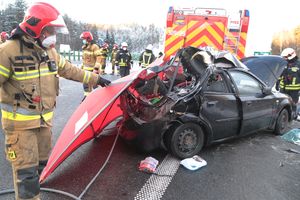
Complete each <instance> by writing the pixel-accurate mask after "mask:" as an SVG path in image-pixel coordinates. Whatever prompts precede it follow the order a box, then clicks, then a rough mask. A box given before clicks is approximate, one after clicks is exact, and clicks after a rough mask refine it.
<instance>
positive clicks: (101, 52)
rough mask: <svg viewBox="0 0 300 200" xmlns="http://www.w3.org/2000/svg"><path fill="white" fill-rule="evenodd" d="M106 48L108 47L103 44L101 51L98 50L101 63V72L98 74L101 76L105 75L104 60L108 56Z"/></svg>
mask: <svg viewBox="0 0 300 200" xmlns="http://www.w3.org/2000/svg"><path fill="white" fill-rule="evenodd" d="M108 47H109V45H108V44H107V43H106V42H104V43H103V45H102V47H101V49H100V58H101V62H100V65H101V70H100V73H101V74H106V73H105V67H106V59H107V56H108V51H109V50H108Z"/></svg>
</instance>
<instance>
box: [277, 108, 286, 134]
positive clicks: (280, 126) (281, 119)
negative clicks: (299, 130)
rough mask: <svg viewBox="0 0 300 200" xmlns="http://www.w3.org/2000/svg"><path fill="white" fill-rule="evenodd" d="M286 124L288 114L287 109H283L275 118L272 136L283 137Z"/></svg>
mask: <svg viewBox="0 0 300 200" xmlns="http://www.w3.org/2000/svg"><path fill="white" fill-rule="evenodd" d="M288 124H289V112H288V111H287V109H283V110H282V111H281V112H280V113H279V115H278V117H277V120H276V125H275V129H274V134H275V135H283V134H284V133H285V132H286V131H287V129H288Z"/></svg>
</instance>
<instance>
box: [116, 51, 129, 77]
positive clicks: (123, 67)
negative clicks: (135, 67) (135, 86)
mask: <svg viewBox="0 0 300 200" xmlns="http://www.w3.org/2000/svg"><path fill="white" fill-rule="evenodd" d="M131 62H132V57H131V54H130V53H129V52H128V51H127V49H125V50H124V49H121V50H119V51H118V52H117V55H116V62H115V63H116V66H120V75H121V77H124V76H127V75H129V73H130V67H131Z"/></svg>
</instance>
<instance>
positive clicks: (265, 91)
mask: <svg viewBox="0 0 300 200" xmlns="http://www.w3.org/2000/svg"><path fill="white" fill-rule="evenodd" d="M262 93H263V94H264V95H270V94H272V88H271V87H269V86H266V87H263V88H262Z"/></svg>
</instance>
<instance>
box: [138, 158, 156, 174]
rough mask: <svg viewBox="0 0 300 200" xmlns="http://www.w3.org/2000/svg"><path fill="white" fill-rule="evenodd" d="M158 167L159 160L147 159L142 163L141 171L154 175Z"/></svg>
mask: <svg viewBox="0 0 300 200" xmlns="http://www.w3.org/2000/svg"><path fill="white" fill-rule="evenodd" d="M157 165H158V160H156V159H155V158H153V157H147V158H145V160H142V161H141V162H140V166H139V170H140V171H143V172H146V173H154V172H155V170H156V167H157Z"/></svg>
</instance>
